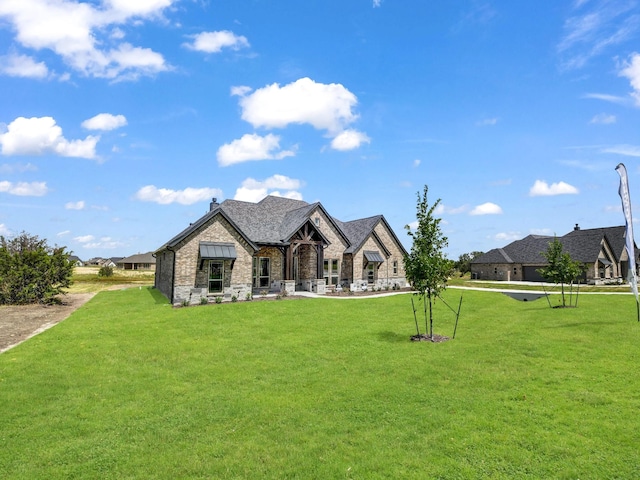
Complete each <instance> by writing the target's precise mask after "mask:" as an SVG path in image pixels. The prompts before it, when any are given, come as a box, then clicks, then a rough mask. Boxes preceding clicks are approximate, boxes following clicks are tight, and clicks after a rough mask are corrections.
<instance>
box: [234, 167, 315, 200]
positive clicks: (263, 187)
mask: <svg viewBox="0 0 640 480" xmlns="http://www.w3.org/2000/svg"><path fill="white" fill-rule="evenodd" d="M303 186H304V182H302V181H301V180H297V179H295V178H289V177H287V176H285V175H277V174H276V175H273V176H271V177H269V178H267V179H265V180H262V181H260V180H256V179H254V178H247V179H246V180H244V181H243V182H242V184H241V186H240V187H239V188H238V189H237V190H236V194H235V196H234V197H233V198H234V200H242V201H244V202H254V203H255V202H259V201H260V200H262V199H263V198H264V197H266V196H267V195H274V196H276V197H285V198H291V199H294V200H302V194H301V193H300V192H298V190H299V189H300V188H302V187H303ZM281 190H283V191H282V192H281Z"/></svg>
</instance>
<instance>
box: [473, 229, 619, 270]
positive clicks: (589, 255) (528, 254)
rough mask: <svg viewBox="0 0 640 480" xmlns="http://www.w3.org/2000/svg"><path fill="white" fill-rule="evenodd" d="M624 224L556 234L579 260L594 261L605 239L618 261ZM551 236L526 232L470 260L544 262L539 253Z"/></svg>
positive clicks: (549, 241)
mask: <svg viewBox="0 0 640 480" xmlns="http://www.w3.org/2000/svg"><path fill="white" fill-rule="evenodd" d="M625 232H626V228H625V227H624V226H617V227H603V228H591V229H586V230H582V229H579V228H576V229H574V230H573V231H571V232H569V233H567V234H566V235H564V236H562V237H557V238H558V241H559V242H560V243H561V244H562V247H563V250H564V251H565V252H566V253H568V254H569V255H570V256H571V258H572V259H573V260H575V261H578V262H583V263H588V262H595V261H596V260H597V259H598V256H599V255H600V252H601V250H602V243H603V242H606V243H607V244H608V245H609V246H610V247H611V250H612V251H613V254H614V256H615V260H616V261H619V260H620V257H621V255H622V252H623V251H624V248H625ZM553 239H554V237H550V236H541V235H529V236H527V237H525V238H523V239H521V240H516V241H515V242H511V243H510V244H509V245H507V246H506V247H503V248H494V249H493V250H490V251H488V252H487V253H485V254H483V255H480V256H479V257H478V258H476V259H474V260H473V261H472V262H471V263H476V264H481V263H523V264H546V263H547V259H546V258H545V257H544V256H543V255H542V253H543V252H546V251H547V249H548V248H549V243H551V242H553Z"/></svg>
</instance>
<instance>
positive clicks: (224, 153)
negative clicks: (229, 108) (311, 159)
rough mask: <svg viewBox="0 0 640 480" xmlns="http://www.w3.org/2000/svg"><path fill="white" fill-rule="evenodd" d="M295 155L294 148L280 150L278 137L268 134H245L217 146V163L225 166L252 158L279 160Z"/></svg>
mask: <svg viewBox="0 0 640 480" xmlns="http://www.w3.org/2000/svg"><path fill="white" fill-rule="evenodd" d="M293 155H295V150H280V137H279V136H278V135H273V134H271V133H270V134H268V135H265V136H264V137H262V136H260V135H257V134H255V133H254V134H246V135H243V136H242V138H239V139H237V140H234V141H232V142H231V143H226V144H224V145H222V146H221V147H220V148H218V152H217V155H216V156H217V159H218V164H219V165H220V166H222V167H227V166H229V165H233V164H235V163H242V162H249V161H252V160H281V159H283V158H285V157H291V156H293Z"/></svg>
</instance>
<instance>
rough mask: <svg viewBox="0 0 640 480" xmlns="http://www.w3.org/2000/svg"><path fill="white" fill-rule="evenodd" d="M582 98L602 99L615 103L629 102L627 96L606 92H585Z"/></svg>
mask: <svg viewBox="0 0 640 480" xmlns="http://www.w3.org/2000/svg"><path fill="white" fill-rule="evenodd" d="M582 98H590V99H594V100H602V101H604V102H609V103H615V104H617V105H628V104H629V103H630V102H629V99H628V98H625V97H618V96H616V95H608V94H606V93H587V94H585V95H583V96H582Z"/></svg>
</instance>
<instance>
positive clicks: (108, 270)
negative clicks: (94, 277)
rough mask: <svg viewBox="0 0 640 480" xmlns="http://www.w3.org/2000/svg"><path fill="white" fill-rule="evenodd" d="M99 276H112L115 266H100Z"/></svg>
mask: <svg viewBox="0 0 640 480" xmlns="http://www.w3.org/2000/svg"><path fill="white" fill-rule="evenodd" d="M98 276H99V277H112V276H113V267H107V266H105V267H100V270H98Z"/></svg>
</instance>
